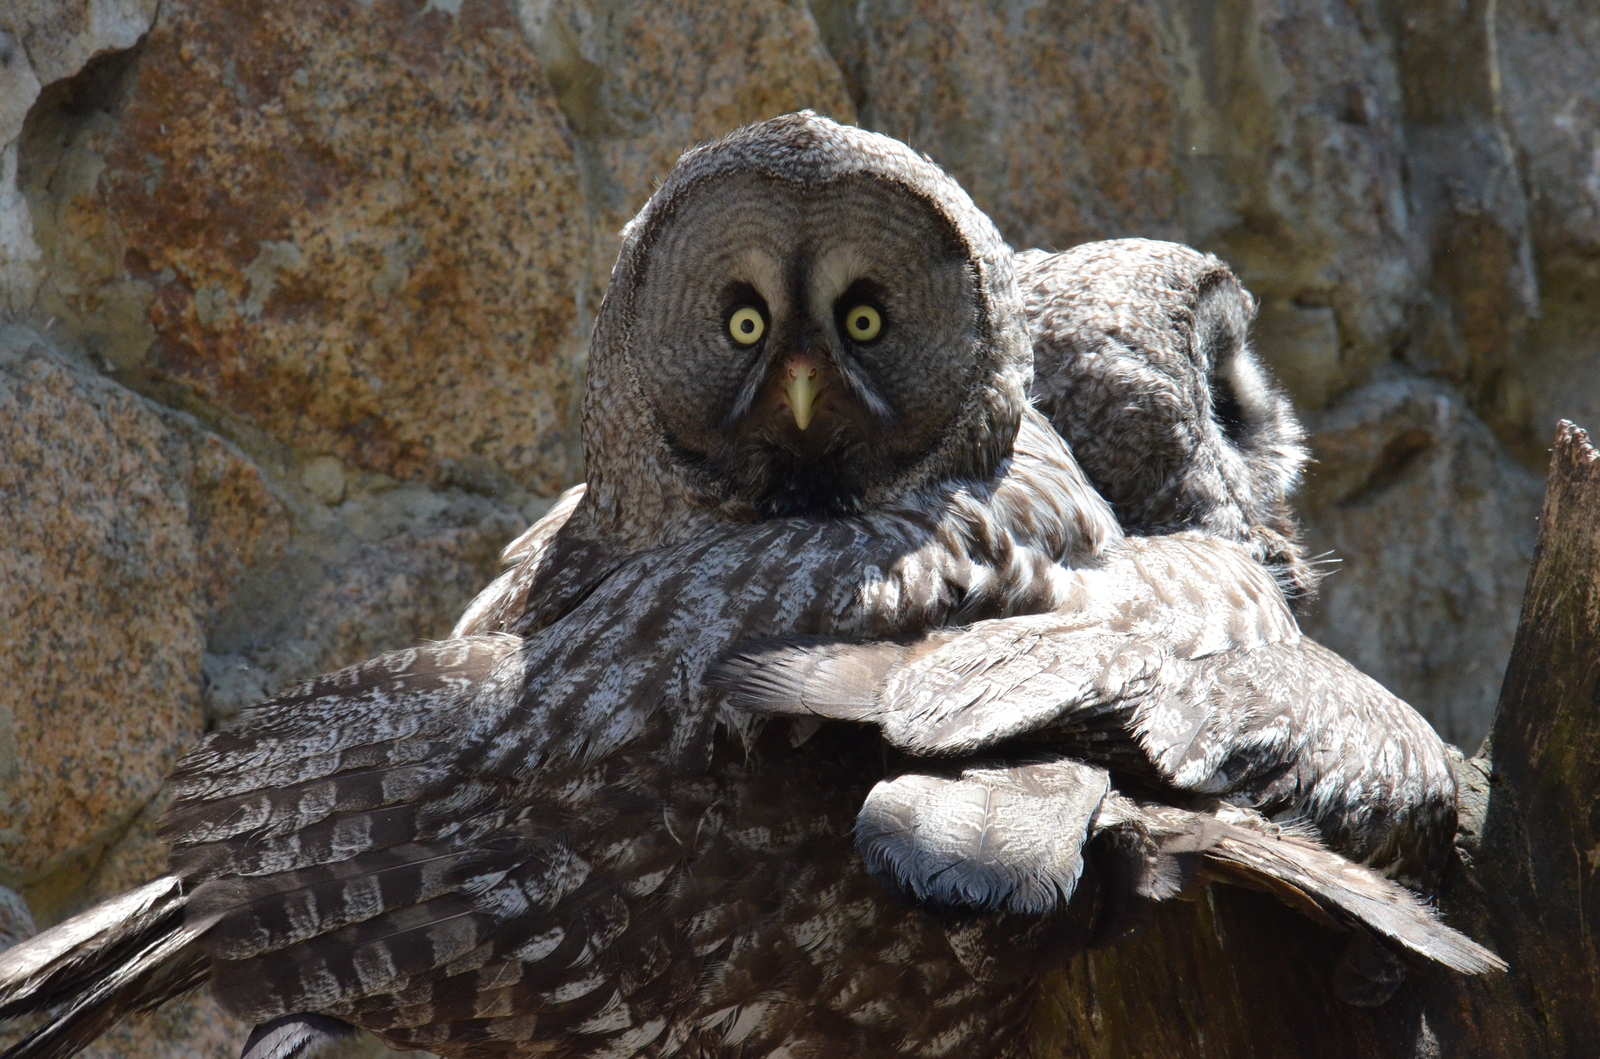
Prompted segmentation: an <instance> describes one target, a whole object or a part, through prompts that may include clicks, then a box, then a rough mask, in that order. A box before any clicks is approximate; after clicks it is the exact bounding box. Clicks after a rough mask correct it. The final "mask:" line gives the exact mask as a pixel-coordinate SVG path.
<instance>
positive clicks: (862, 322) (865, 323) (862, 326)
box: [856, 316, 872, 331]
mask: <svg viewBox="0 0 1600 1059" xmlns="http://www.w3.org/2000/svg"><path fill="white" fill-rule="evenodd" d="M871 326H872V321H871V320H868V319H867V318H866V317H865V316H858V317H856V330H857V331H865V330H866V329H867V328H869V327H871Z"/></svg>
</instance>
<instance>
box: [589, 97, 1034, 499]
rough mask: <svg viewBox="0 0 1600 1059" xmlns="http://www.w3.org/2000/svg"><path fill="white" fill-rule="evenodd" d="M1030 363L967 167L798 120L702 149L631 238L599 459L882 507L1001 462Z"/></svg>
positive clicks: (697, 495)
mask: <svg viewBox="0 0 1600 1059" xmlns="http://www.w3.org/2000/svg"><path fill="white" fill-rule="evenodd" d="M1031 363H1032V360H1031V352H1030V347H1029V343H1028V335H1027V330H1026V325H1025V323H1024V321H1023V317H1022V308H1021V301H1020V298H1019V297H1018V295H1017V291H1016V287H1015V282H1014V280H1013V277H1012V273H1011V264H1010V253H1009V250H1008V249H1007V248H1006V247H1005V245H1004V243H1003V242H1002V241H1001V239H1000V237H999V235H998V233H996V231H995V230H994V227H993V225H992V224H991V223H990V222H989V221H988V219H987V218H986V217H984V216H983V214H982V213H981V212H979V211H978V209H977V208H976V207H975V206H973V204H972V202H971V200H970V199H969V198H968V197H967V196H966V194H965V193H964V192H963V191H961V189H960V188H959V187H958V186H957V185H956V184H955V182H954V181H952V180H951V179H950V178H949V177H948V176H946V175H945V174H944V173H943V171H941V170H940V169H939V168H938V167H937V166H935V165H933V163H931V162H929V161H928V160H927V159H925V158H923V157H922V156H920V155H918V154H916V153H915V152H913V151H911V150H910V149H909V148H907V147H905V146H904V145H903V144H900V143H898V142H896V141H894V140H891V139H888V138H887V137H883V136H879V135H876V134H873V133H868V132H864V131H862V130H859V129H854V128H848V127H845V126H840V125H837V124H835V123H834V122H831V121H829V120H827V119H825V118H821V117H818V116H816V115H814V114H809V113H802V114H793V115H787V116H785V117H782V118H777V119H774V120H772V121H768V122H763V123H761V124H759V125H753V126H751V127H749V128H746V129H743V130H741V131H739V132H736V133H734V134H732V135H730V136H728V137H726V138H724V139H722V140H720V141H718V142H716V143H714V144H711V145H709V146H706V147H701V148H699V149H697V150H694V151H691V152H689V153H688V154H686V155H685V156H684V157H683V158H682V159H681V160H680V161H679V162H678V164H677V166H676V167H674V169H673V171H672V173H671V174H670V175H669V176H668V178H667V180H666V182H665V183H664V184H663V186H662V187H661V189H660V190H659V191H658V192H656V194H655V195H654V196H653V197H652V198H651V200H650V202H649V204H648V205H646V207H645V209H644V210H643V211H642V212H641V213H640V214H639V216H638V217H637V218H636V219H635V220H634V221H633V223H632V224H630V225H629V227H628V229H627V231H626V232H625V236H624V243H623V248H622V253H621V255H620V257H619V259H618V262H617V266H616V269H615V270H614V271H613V273H612V281H611V288H610V291H609V292H608V294H607V295H606V300H605V303H604V305H603V306H602V308H601V311H600V318H599V321H598V323H597V326H596V334H595V341H594V345H593V349H592V352H591V356H590V381H589V394H588V400H587V404H586V411H585V458H586V462H587V466H586V468H585V470H586V473H587V474H588V476H589V482H590V489H591V490H594V489H596V488H597V487H600V486H603V487H609V488H611V489H613V490H618V491H623V492H629V493H632V492H635V491H637V490H643V491H644V492H646V493H649V492H652V491H653V490H656V489H657V488H659V483H653V482H650V481H647V480H646V479H648V478H650V477H652V476H657V477H659V476H662V475H665V476H666V477H668V478H671V479H675V480H676V481H677V483H678V485H679V486H681V496H680V497H679V498H678V499H679V500H681V501H682V502H683V503H685V504H686V505H687V506H690V507H698V508H700V509H702V510H710V509H715V510H717V511H720V512H723V513H729V512H731V513H734V514H735V515H737V516H740V517H769V516H782V515H836V514H845V513H850V512H854V511H860V510H866V509H869V508H871V507H873V506H875V505H878V504H882V503H885V502H890V501H893V500H895V499H897V498H898V497H900V496H903V495H904V494H905V493H907V492H909V491H910V490H913V489H915V488H917V487H919V486H923V485H927V484H930V483H934V482H939V481H945V480H949V479H952V478H980V479H981V478H987V477H989V476H990V475H991V474H992V473H993V471H994V470H995V468H996V467H997V465H998V464H999V463H1000V461H1001V460H1003V459H1004V458H1005V456H1006V455H1007V454H1008V453H1009V451H1010V448H1011V444H1012V442H1013V440H1014V438H1015V435H1016V431H1017V424H1018V421H1019V419H1020V416H1021V414H1022V410H1023V408H1024V407H1025V405H1026V396H1025V395H1026V389H1027V383H1028V379H1029V373H1030V371H1031ZM619 421H620V422H619ZM620 423H626V424H627V425H628V426H629V427H630V428H631V429H629V430H626V431H621V432H619V425H620ZM624 435H625V436H624ZM647 457H648V458H647ZM618 499H621V497H620V495H619V497H618ZM661 499H662V501H663V502H665V501H666V499H667V498H666V497H662V498H661ZM627 503H628V504H634V503H636V500H635V499H634V498H630V499H629V500H628V501H627ZM663 514H669V513H667V512H663Z"/></svg>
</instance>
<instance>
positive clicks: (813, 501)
mask: <svg viewBox="0 0 1600 1059" xmlns="http://www.w3.org/2000/svg"><path fill="white" fill-rule="evenodd" d="M754 502H755V506H756V510H757V511H759V512H760V513H761V517H762V518H792V517H797V516H810V517H821V518H833V517H837V516H840V515H853V514H856V513H857V512H858V511H860V509H861V488H860V485H859V483H858V480H857V477H856V474H855V473H854V472H853V469H852V467H851V466H850V461H849V460H848V459H847V458H846V456H845V454H843V453H826V454H824V455H821V456H817V457H812V458H809V459H800V458H796V457H793V456H790V455H789V454H788V453H785V452H782V451H774V452H772V453H770V454H769V461H768V474H767V484H766V488H765V489H763V490H762V491H761V492H760V493H759V494H758V495H757V496H756V497H754Z"/></svg>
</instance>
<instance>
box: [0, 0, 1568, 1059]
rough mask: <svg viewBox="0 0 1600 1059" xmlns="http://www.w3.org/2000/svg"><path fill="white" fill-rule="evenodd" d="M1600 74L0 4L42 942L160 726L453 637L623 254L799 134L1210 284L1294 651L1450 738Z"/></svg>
mask: <svg viewBox="0 0 1600 1059" xmlns="http://www.w3.org/2000/svg"><path fill="white" fill-rule="evenodd" d="M1597 69H1600V14H1596V13H1594V11H1593V7H1592V5H1589V4H1586V3H1583V2H1581V0H1448V2H1447V0H1419V2H1416V3H1409V4H1404V5H1390V4H1383V3H1379V2H1377V0H1215V2H1214V3H1208V4H1203V5H1197V4H1186V3H1180V2H1177V0H1129V2H1127V3H1125V4H1122V5H1116V6H1115V7H1112V6H1108V5H1105V4H1098V3H1093V2H1090V0H1055V2H1051V3H1046V4H1037V3H1031V2H1030V3H1024V2H1021V0H991V2H987V3H982V4H971V3H966V2H957V0H889V2H885V3H881V4H870V5H869V4H855V3H846V2H838V0H814V2H812V3H810V4H809V5H808V4H806V3H803V2H800V0H729V2H726V3H721V4H713V3H709V2H705V0H669V2H663V3H652V4H645V5H638V4H624V3H620V2H616V0H588V2H585V0H427V2H423V0H329V2H327V3H322V4H313V5H266V6H262V5H258V4H246V3H243V2H242V0H10V2H9V3H7V4H5V5H3V6H0V533H3V534H4V540H5V545H4V547H3V548H0V688H4V689H5V690H4V692H0V884H3V885H4V886H6V887H10V888H12V889H14V890H16V891H17V892H19V893H20V894H22V895H23V896H24V897H25V898H26V900H27V903H28V906H29V907H30V908H31V911H32V916H33V918H34V919H35V920H36V921H37V922H38V924H39V925H40V926H44V925H48V924H49V923H52V922H54V921H56V920H58V919H59V918H60V917H61V916H63V915H65V914H67V913H69V912H71V911H73V910H75V909H77V908H80V907H82V906H84V905H85V904H86V903H88V902H89V901H91V900H94V899H97V898H99V897H102V896H105V895H108V894H109V893H112V892H115V891H116V890H117V889H118V888H120V887H123V886H125V885H128V884H131V883H133V882H136V881H139V880H140V879H142V878H144V877H146V876H147V875H149V874H151V873H153V872H155V871H157V870H159V868H160V864H161V855H160V850H159V847H158V846H157V844H156V843H155V842H154V840H153V839H152V838H151V836H150V827H151V822H152V820H153V819H154V816H155V815H156V814H157V813H158V812H159V805H158V804H156V803H155V802H154V801H153V799H154V798H155V795H156V792H157V789H158V787H159V785H160V780H161V777H162V775H163V774H164V772H165V771H166V769H167V768H168V766H169V765H170V763H171V762H172V760H173V758H174V756H175V755H176V754H177V753H178V752H179V751H180V749H181V748H182V747H183V746H184V745H185V744H186V743H187V742H189V741H190V740H192V739H193V738H194V737H195V736H196V735H198V734H199V733H201V732H203V731H204V730H206V729H207V728H208V727H209V726H212V725H216V724H219V723H226V721H227V720H228V719H229V718H230V717H232V716H233V715H234V714H236V712H237V711H238V709H239V708H240V707H241V706H243V705H245V704H247V703H249V702H251V701H254V700H255V699H257V698H260V697H261V696H264V695H267V694H270V693H272V692H274V691H276V690H277V689H280V688H282V687H283V686H285V685H286V684H288V683H290V682H292V681H294V680H297V679H299V678H302V677H305V676H308V675H311V674H314V673H316V672H319V671H321V670H325V669H328V668H330V667H334V666H337V665H341V664H344V663H347V662H351V661H355V660H357V659H359V658H362V657H365V656H367V655H369V654H372V653H374V652H377V651H381V650H384V649H387V648H392V647H397V646H401V645H403V644H407V643H410V642H413V641H415V640H416V639H418V638H420V637H426V636H437V635H441V634H442V633H443V632H445V631H446V630H447V629H448V628H449V627H450V625H451V623H452V620H453V618H454V616H455V614H456V613H457V612H458V611H459V610H460V608H461V607H462V605H463V604H464V603H465V601H466V600H467V599H468V598H470V596H471V595H472V594H473V593H474V591H475V590H476V589H477V588H478V587H479V586H480V585H482V584H484V583H485V582H486V581H487V580H488V578H489V577H490V576H491V574H492V573H493V571H494V569H495V565H496V554H497V552H498V549H499V548H500V546H501V545H502V544H503V543H504V542H505V541H507V540H508V539H509V538H510V537H511V536H512V535H513V534H515V533H516V532H517V531H518V530H519V529H520V528H521V527H522V526H524V525H525V524H526V523H527V522H528V521H529V520H530V519H532V518H535V517H537V516H538V514H539V513H541V512H542V511H543V510H544V508H545V506H546V505H547V504H548V498H550V497H552V496H553V495H554V494H555V493H556V492H557V491H558V490H559V489H560V488H562V487H563V486H565V485H567V484H570V483H572V482H574V481H578V480H580V479H581V477H582V472H581V467H580V461H579V456H578V452H577V440H576V415H575V409H576V401H577V397H578V394H579V393H580V391H581V379H582V374H583V365H584V347H585V342H586V338H587V333H588V329H589V326H590V323H591V320H592V317H593V313H594V309H595V306H596V305H597V304H598V301H599V298H600V296H601V295H602V294H603V292H604V288H605V282H606V277H607V273H608V271H609V268H610V264H611V260H612V258H613V256H614V254H615V250H616V245H617V244H616V233H617V231H618V229H619V228H620V227H621V225H622V224H623V223H624V222H625V221H626V220H627V218H628V217H629V216H631V215H632V213H633V212H634V211H635V210H636V209H637V208H638V207H639V206H640V205H641V204H642V202H643V201H644V199H645V198H646V197H647V196H648V194H649V192H650V190H651V188H652V187H653V183H654V181H656V180H659V179H660V177H661V176H662V174H664V173H665V172H666V170H667V168H668V167H669V166H670V164H671V162H672V160H673V159H674V158H675V157H676V156H677V155H678V153H679V152H680V151H682V150H683V149H684V148H686V147H688V146H690V145H692V144H693V143H695V142H696V141H698V140H702V139H705V138H709V137H712V136H715V135H717V134H719V133H721V132H724V131H726V130H728V129H731V128H734V127H736V126H738V125H741V124H743V123H746V122H749V121H752V120H757V119H760V118H764V117H769V116H771V115H774V114H779V113H782V112H785V111H789V110H794V109H798V108H801V107H812V108H814V109H817V110H819V111H822V112H824V113H827V114H830V115H832V116H833V117H835V118H838V119H839V120H842V121H856V122H860V123H861V124H864V125H867V126H869V127H872V128H876V129H879V130H882V131H884V132H887V133H890V134H891V135H895V136H898V137H900V138H902V139H905V140H907V141H909V142H911V143H912V144H914V145H915V146H917V147H918V148H920V149H922V150H924V151H927V152H928V153H929V154H931V155H932V156H933V157H934V159H935V160H936V161H938V162H940V163H941V164H943V165H945V166H946V167H947V168H949V169H950V170H951V171H952V172H953V173H954V174H955V175H956V176H957V177H958V178H959V179H960V180H961V181H962V183H963V184H964V185H965V186H966V187H967V188H968V189H969V190H970V191H971V192H972V193H973V195H974V197H975V198H976V199H977V201H978V204H979V205H980V206H981V207H983V208H984V209H986V210H987V211H989V212H990V214H991V215H992V216H993V217H994V218H995V219H996V221H997V222H998V223H999V225H1000V227H1001V229H1002V231H1003V232H1004V233H1005V234H1006V236H1007V238H1008V239H1011V240H1012V241H1013V242H1014V243H1015V244H1016V245H1018V246H1044V247H1047V248H1056V249H1059V248H1064V247H1067V246H1070V245H1073V244H1075V243H1078V242H1081V241H1084V240H1089V239H1098V238H1106V237H1112V236H1123V235H1146V236H1154V237H1161V238H1172V239H1181V240H1184V241H1187V242H1190V243H1193V244H1195V245H1197V246H1200V247H1202V248H1205V249H1208V250H1212V251H1214V252H1216V253H1218V254H1220V255H1221V256H1223V257H1224V258H1225V259H1227V260H1228V261H1229V262H1230V263H1232V264H1233V266H1234V267H1235V268H1236V269H1237V270H1238V272H1239V273H1240V275H1241V277H1242V278H1243V279H1244V280H1245V282H1246V284H1247V285H1248V286H1249V287H1250V288H1251V289H1252V290H1253V291H1254V292H1255V293H1256V294H1257V295H1258V296H1259V297H1260V299H1261V303H1262V311H1261V315H1260V318H1259V320H1258V321H1257V325H1256V341H1257V344H1258V345H1259V347H1260V348H1261V350H1262V352H1263V353H1264V355H1265V356H1266V358H1267V359H1268V360H1269V361H1270V362H1271V363H1272V364H1273V365H1274V367H1275V368H1276V369H1277V371H1278V372H1279V373H1280V375H1281V376H1282V378H1283V379H1284V381H1285V383H1286V385H1287V386H1288V387H1289V388H1290V389H1291V391H1292V392H1293V395H1294V397H1295V399H1296V401H1297V402H1298V404H1299V407H1300V409H1301V412H1302V414H1303V415H1304V416H1305V417H1306V420H1307V422H1308V424H1309V425H1310V426H1311V428H1312V430H1313V431H1314V436H1313V447H1314V451H1315V454H1316V458H1317V460H1318V463H1317V464H1316V466H1315V468H1314V470H1313V473H1312V475H1311V477H1310V480H1309V481H1308V483H1307V488H1306V492H1305V503H1304V511H1305V514H1306V517H1307V520H1308V524H1309V531H1310V537H1311V540H1312V542H1313V545H1314V547H1316V548H1317V549H1319V550H1325V551H1327V552H1328V553H1329V557H1330V558H1331V559H1334V560H1337V566H1336V567H1334V568H1333V573H1332V576H1330V578H1329V579H1328V581H1327V583H1326V587H1325V590H1324V593H1323V597H1322V600H1321V601H1320V602H1319V603H1318V604H1316V605H1314V606H1313V607H1312V609H1311V610H1310V611H1309V612H1308V613H1307V614H1306V616H1305V622H1306V625H1307V626H1308V628H1309V629H1310V630H1311V631H1312V632H1313V634H1314V635H1316V636H1318V637H1320V638H1322V639H1323V640H1325V641H1326V642H1327V643H1329V644H1330V645H1332V646H1333V647H1335V648H1336V649H1338V650H1340V651H1341V652H1343V653H1345V654H1346V655H1348V656H1349V657H1351V658H1352V659H1353V660H1354V661H1355V662H1357V663H1358V664H1359V665H1361V666H1362V667H1364V668H1365V669H1367V670H1369V671H1370V672H1372V673H1374V674H1375V675H1376V676H1378V677H1379V678H1380V679H1382V680H1383V681H1384V682H1385V683H1387V684H1388V685H1389V686H1390V687H1392V688H1393V689H1395V690H1396V691H1397V692H1399V693H1400V694H1401V695H1403V696H1404V697H1406V698H1407V699H1409V700H1410V701H1412V702H1413V703H1415V704H1416V705H1417V706H1418V707H1419V708H1421V709H1422V710H1423V711H1424V712H1425V713H1427V714H1428V715H1429V716H1430V717H1431V718H1432V719H1433V720H1434V722H1435V723H1436V724H1437V725H1438V726H1439V727H1440V728H1441V730H1442V731H1443V732H1444V733H1445V734H1446V736H1447V737H1448V738H1451V739H1454V740H1456V741H1459V742H1461V743H1463V744H1464V745H1465V746H1467V748H1468V750H1469V751H1470V750H1471V749H1472V748H1473V747H1474V746H1475V744H1476V742H1477V740H1478V739H1479V738H1481V736H1482V735H1483V733H1484V732H1485V731H1486V730H1487V727H1488V722H1489V715H1490V711H1491V710H1492V708H1493V702H1494V699H1495V695H1496V692H1497V690H1498V686H1499V682H1500V677H1501V673H1502V671H1503V668H1504V665H1505V659H1506V656H1507V652H1508V650H1509V647H1510V642H1511V635H1512V632H1513V629H1514V624H1515V618H1516V613H1517V606H1518V603H1519V601H1520V598H1521V593H1522V584H1523V580H1524V577H1525V572H1526V567H1527V563H1528V560H1529V555H1530V550H1531V546H1532V541H1533V535H1534V528H1535V525H1534V519H1535V515H1536V512H1537V504H1538V496H1539V492H1540V486H1541V480H1542V475H1543V463H1544V452H1545V449H1546V446H1547V444H1548V439H1549V437H1550V436H1551V433H1552V430H1553V426H1554V422H1555V420H1556V418H1557V417H1558V416H1563V415H1565V416H1571V417H1574V418H1576V419H1577V420H1578V421H1579V422H1580V423H1586V424H1588V425H1590V426H1597V425H1600V283H1597V281H1600V79H1597V78H1596V77H1595V76H1594V72H1595V71H1596V70H1597ZM5 908H6V909H11V905H6V906H5ZM18 914H19V915H20V916H21V919H20V920H17V921H18V922H20V921H21V920H25V919H26V918H27V917H26V914H25V913H18ZM16 918H17V917H16V916H12V915H11V914H10V912H7V916H6V918H5V923H4V924H3V925H4V928H5V930H6V931H8V932H11V933H16V932H18V931H21V930H23V929H24V928H23V927H19V926H15V925H14V923H13V920H14V919H16ZM243 1032H244V1028H243V1027H240V1026H238V1025H236V1024H233V1023H232V1022H231V1021H229V1020H227V1019H226V1018H225V1017H224V1016H222V1015H221V1014H220V1013H219V1012H217V1011H216V1010H215V1009H214V1007H213V1006H211V1005H210V1002H209V1001H207V1000H205V999H204V998H201V999H199V1000H196V1001H193V1002H191V1003H189V1004H188V1005H186V1006H182V1007H177V1008H175V1009H173V1010H172V1011H170V1012H166V1013H163V1014H162V1015H161V1016H159V1017H158V1018H157V1019H156V1020H153V1021H151V1022H149V1023H143V1024H136V1025H134V1026H132V1027H130V1028H128V1029H125V1030H122V1031H119V1033H118V1036H117V1037H116V1038H115V1039H114V1040H109V1039H108V1041H107V1042H105V1043H103V1044H102V1045H100V1046H98V1053H99V1054H103V1055H107V1056H109V1055H129V1056H132V1055H143V1056H151V1057H155V1056H172V1057H176V1056H202V1055H207V1056H209V1055H213V1054H214V1055H219V1056H220V1055H224V1054H226V1055H229V1056H231V1055H233V1054H236V1048H237V1045H238V1041H239V1038H240V1035H241V1034H242V1033H243Z"/></svg>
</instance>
